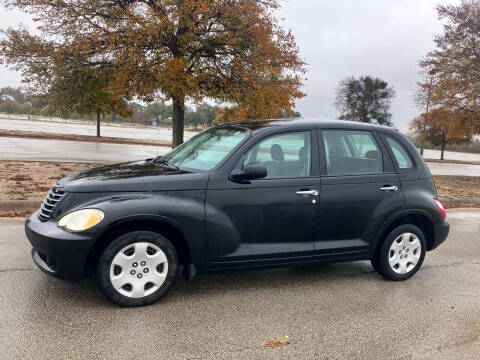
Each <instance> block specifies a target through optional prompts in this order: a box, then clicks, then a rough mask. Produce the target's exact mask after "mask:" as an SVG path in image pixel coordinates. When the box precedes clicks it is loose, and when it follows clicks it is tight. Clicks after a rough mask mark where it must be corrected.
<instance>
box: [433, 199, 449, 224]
mask: <svg viewBox="0 0 480 360" xmlns="http://www.w3.org/2000/svg"><path fill="white" fill-rule="evenodd" d="M433 202H434V203H435V205H437V208H438V210H439V211H440V214H442V216H443V218H444V219H445V218H446V217H447V212H446V211H445V208H444V207H443V205H442V203H441V202H440V201H438V200H437V199H433Z"/></svg>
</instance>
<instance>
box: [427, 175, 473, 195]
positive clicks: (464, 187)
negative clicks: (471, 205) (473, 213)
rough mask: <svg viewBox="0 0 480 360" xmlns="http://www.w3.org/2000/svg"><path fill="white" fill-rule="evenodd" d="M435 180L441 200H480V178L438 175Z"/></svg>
mask: <svg viewBox="0 0 480 360" xmlns="http://www.w3.org/2000/svg"><path fill="white" fill-rule="evenodd" d="M433 180H434V181H435V186H436V187H437V192H438V197H439V198H440V199H475V198H480V177H479V176H448V175H437V176H434V177H433Z"/></svg>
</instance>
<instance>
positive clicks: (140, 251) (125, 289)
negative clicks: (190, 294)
mask: <svg viewBox="0 0 480 360" xmlns="http://www.w3.org/2000/svg"><path fill="white" fill-rule="evenodd" d="M178 272H179V261H178V255H177V252H176V250H175V247H174V246H173V245H172V243H171V242H170V241H169V240H168V239H167V238H166V237H164V236H162V235H160V234H157V233H155V232H151V231H133V232H130V233H126V234H124V235H121V236H119V237H118V238H117V239H115V240H114V241H113V242H112V243H110V244H109V245H108V246H107V247H106V249H105V250H104V251H103V253H102V255H101V256H100V259H99V261H98V264H97V282H98V285H99V287H100V290H101V291H102V292H103V294H104V295H105V296H106V297H107V298H108V299H109V300H111V301H113V302H114V303H116V304H119V305H121V306H126V307H136V306H144V305H149V304H152V303H154V302H156V301H158V300H160V299H161V298H162V297H163V296H165V295H166V294H167V292H168V291H169V290H170V288H171V287H172V286H173V284H174V283H175V281H176V279H177V276H178Z"/></svg>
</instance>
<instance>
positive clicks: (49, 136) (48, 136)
mask: <svg viewBox="0 0 480 360" xmlns="http://www.w3.org/2000/svg"><path fill="white" fill-rule="evenodd" d="M0 136H3V137H17V138H24V139H25V138H26V139H45V140H65V141H85V142H96V143H108V144H127V145H156V146H172V143H171V142H170V141H164V140H148V139H127V138H117V137H104V136H102V137H100V138H98V137H96V136H89V135H74V134H54V133H46V132H37V131H23V130H2V129H0Z"/></svg>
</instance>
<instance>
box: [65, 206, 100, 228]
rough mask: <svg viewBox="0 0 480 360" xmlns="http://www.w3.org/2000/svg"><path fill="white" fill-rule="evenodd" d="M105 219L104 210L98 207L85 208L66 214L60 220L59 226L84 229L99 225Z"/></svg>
mask: <svg viewBox="0 0 480 360" xmlns="http://www.w3.org/2000/svg"><path fill="white" fill-rule="evenodd" d="M102 220H103V211H101V210H98V209H83V210H78V211H74V212H71V213H70V214H67V215H65V216H64V217H62V218H61V219H60V221H59V222H58V226H60V227H64V228H66V229H68V230H71V231H84V230H87V229H90V228H91V227H93V226H95V225H97V224H98V223H99V222H100V221H102Z"/></svg>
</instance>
